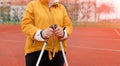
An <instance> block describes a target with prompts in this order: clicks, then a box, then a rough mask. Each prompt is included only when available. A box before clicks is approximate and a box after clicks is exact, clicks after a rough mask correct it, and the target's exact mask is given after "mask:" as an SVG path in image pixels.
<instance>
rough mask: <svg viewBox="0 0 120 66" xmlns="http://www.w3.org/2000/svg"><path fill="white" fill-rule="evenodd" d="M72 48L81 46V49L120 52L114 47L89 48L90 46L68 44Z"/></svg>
mask: <svg viewBox="0 0 120 66" xmlns="http://www.w3.org/2000/svg"><path fill="white" fill-rule="evenodd" d="M69 47H72V48H82V49H91V50H98V51H112V52H120V50H115V49H105V48H91V47H80V46H69Z"/></svg>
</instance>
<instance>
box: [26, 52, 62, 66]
mask: <svg viewBox="0 0 120 66" xmlns="http://www.w3.org/2000/svg"><path fill="white" fill-rule="evenodd" d="M39 54H40V51H37V52H33V53H30V54H27V55H26V66H35V65H36V62H37V60H38V57H39ZM39 66H64V58H63V55H62V52H60V51H59V52H58V53H56V54H55V57H54V58H53V59H52V60H49V57H48V52H47V51H44V54H43V56H42V59H41V62H40V63H39Z"/></svg>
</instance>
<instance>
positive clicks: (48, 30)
mask: <svg viewBox="0 0 120 66" xmlns="http://www.w3.org/2000/svg"><path fill="white" fill-rule="evenodd" d="M52 35H53V29H52V28H46V29H45V30H43V32H42V36H43V38H44V39H49V38H50V37H51V36H52Z"/></svg>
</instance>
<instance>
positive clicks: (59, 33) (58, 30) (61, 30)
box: [54, 27, 64, 38]
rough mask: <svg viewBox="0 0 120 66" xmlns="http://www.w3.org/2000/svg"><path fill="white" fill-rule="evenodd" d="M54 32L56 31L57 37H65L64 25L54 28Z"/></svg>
mask: <svg viewBox="0 0 120 66" xmlns="http://www.w3.org/2000/svg"><path fill="white" fill-rule="evenodd" d="M54 33H55V35H56V37H58V38H63V37H64V31H63V28H62V27H57V28H56V29H55V30H54Z"/></svg>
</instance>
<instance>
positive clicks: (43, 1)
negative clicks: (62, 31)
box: [21, 0, 72, 59]
mask: <svg viewBox="0 0 120 66" xmlns="http://www.w3.org/2000/svg"><path fill="white" fill-rule="evenodd" d="M53 24H57V25H58V26H60V27H66V32H67V35H68V36H69V35H70V34H71V32H72V22H71V20H70V19H69V17H68V14H67V12H66V9H65V7H64V6H63V5H62V4H60V3H55V4H53V5H52V6H50V7H49V4H48V0H34V1H31V2H30V3H28V5H27V8H26V11H25V13H24V16H23V19H22V22H21V28H22V31H23V32H24V33H25V35H26V45H25V55H27V54H29V53H32V52H35V51H39V50H41V48H42V46H43V43H44V42H43V41H37V40H35V39H34V35H35V33H36V32H37V31H38V30H44V29H46V28H48V27H50V26H51V25H53ZM62 42H63V47H64V50H65V51H66V40H63V41H62ZM45 50H47V51H48V52H49V58H50V59H52V57H54V55H55V53H57V52H58V51H61V48H60V45H59V39H58V38H57V37H56V36H54V35H53V36H52V37H51V38H49V39H48V41H47V46H46V48H45ZM51 52H53V56H52V54H51Z"/></svg>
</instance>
